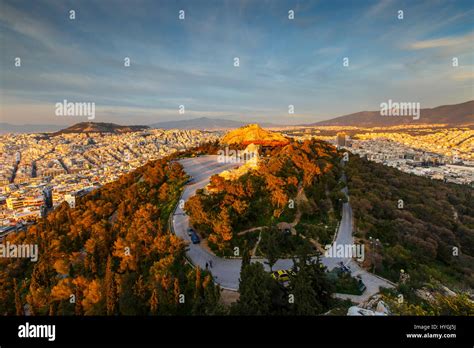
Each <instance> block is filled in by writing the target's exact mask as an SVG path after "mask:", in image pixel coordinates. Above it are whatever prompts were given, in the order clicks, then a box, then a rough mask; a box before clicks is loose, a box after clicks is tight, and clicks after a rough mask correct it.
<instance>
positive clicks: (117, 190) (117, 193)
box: [0, 155, 219, 315]
mask: <svg viewBox="0 0 474 348" xmlns="http://www.w3.org/2000/svg"><path fill="white" fill-rule="evenodd" d="M173 159H175V157H174V156H173V155H171V156H169V157H166V158H163V159H160V160H157V161H150V162H148V163H147V164H146V165H145V166H143V167H140V168H138V169H136V170H134V171H133V172H130V173H128V174H125V175H122V176H121V177H120V179H118V180H117V181H114V182H112V183H109V184H107V185H105V186H103V187H101V188H99V189H97V190H95V191H93V192H91V193H89V194H87V195H85V196H83V197H77V199H76V206H75V208H70V207H69V205H68V204H67V203H62V204H61V205H60V206H58V207H57V208H56V209H55V210H54V211H53V212H51V213H49V214H48V217H47V218H46V219H42V220H41V221H40V222H39V223H37V224H35V225H33V226H31V227H29V229H28V231H20V232H18V233H15V234H11V235H9V236H8V237H7V238H6V243H10V244H11V245H17V244H18V245H22V244H25V245H38V249H39V250H40V251H41V252H40V253H39V255H38V256H39V257H38V260H37V262H29V261H28V260H24V259H18V258H5V257H1V258H0V270H1V271H0V313H1V314H2V315H15V314H16V315H24V314H25V311H27V312H28V313H30V315H118V314H120V315H184V314H193V315H203V314H204V313H206V314H213V313H215V312H216V310H218V308H219V307H218V306H217V301H218V299H219V290H218V289H217V288H216V287H215V286H214V283H213V282H212V278H211V275H210V274H209V273H208V272H207V271H204V270H200V269H199V268H197V269H192V268H191V267H190V266H189V265H187V263H186V259H185V257H184V252H185V248H186V245H185V243H184V242H183V240H181V239H179V238H178V237H176V236H175V235H174V234H172V233H170V231H169V229H168V220H169V217H170V214H171V212H172V210H173V208H174V207H175V205H176V203H177V201H178V199H179V197H180V194H181V190H182V187H183V185H184V184H185V182H186V180H187V176H186V174H185V173H184V172H183V169H182V167H181V166H180V165H179V164H178V163H177V162H175V161H173ZM71 294H73V295H74V297H75V301H74V302H73V303H72V302H70V296H71ZM180 294H183V296H185V298H186V302H185V303H180V302H179V301H178V295H180ZM26 308H27V310H26Z"/></svg>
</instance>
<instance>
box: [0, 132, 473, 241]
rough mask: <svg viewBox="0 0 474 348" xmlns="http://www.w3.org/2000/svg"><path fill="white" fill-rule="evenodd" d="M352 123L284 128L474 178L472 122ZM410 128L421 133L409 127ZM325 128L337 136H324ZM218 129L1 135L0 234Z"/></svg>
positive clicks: (389, 160)
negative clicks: (440, 126)
mask: <svg viewBox="0 0 474 348" xmlns="http://www.w3.org/2000/svg"><path fill="white" fill-rule="evenodd" d="M354 128H355V127H352V128H349V129H348V127H319V128H318V129H316V128H305V129H298V128H297V129H294V130H287V131H286V134H287V135H288V136H290V137H293V138H295V139H296V140H299V141H303V140H305V139H310V138H315V139H320V140H324V141H327V142H329V143H332V144H334V145H337V146H338V147H339V148H344V149H347V150H348V151H350V152H352V153H354V154H357V155H359V156H360V157H364V158H367V159H368V160H370V161H375V162H378V163H382V164H384V165H387V166H391V167H394V168H397V169H399V170H401V171H403V172H406V173H412V174H415V175H419V176H426V177H429V178H431V179H436V180H442V181H445V182H453V183H456V184H461V185H472V184H473V182H474V151H472V150H473V147H474V131H473V130H471V129H462V128H451V129H449V128H443V129H436V128H435V129H433V130H432V129H431V128H430V127H429V126H427V127H425V128H420V127H419V126H416V127H413V128H412V129H410V128H409V127H408V129H407V128H406V127H405V128H404V129H399V127H395V128H396V129H393V130H390V129H388V131H385V132H380V131H379V130H378V129H375V131H374V130H373V129H363V128H358V129H357V128H356V129H354ZM427 129H428V130H430V131H427ZM413 131H416V132H417V134H416V135H412V134H410V132H413ZM423 131H424V132H423ZM321 132H324V133H328V132H329V134H332V135H327V134H326V135H321ZM345 132H347V133H345ZM420 132H421V133H422V134H421V135H420ZM221 134H222V132H220V131H199V130H158V129H149V130H143V131H139V132H129V133H124V134H103V133H87V134H85V133H82V134H81V133H62V134H57V135H51V134H48V133H42V134H5V135H2V136H0V148H1V157H0V184H1V186H0V235H2V234H5V233H7V232H9V231H13V230H17V229H19V228H22V227H23V226H24V225H25V224H28V223H29V222H33V221H35V220H36V219H37V218H39V217H42V216H43V217H44V216H45V215H46V214H47V212H48V210H51V209H54V208H55V207H56V206H58V205H59V204H61V203H62V202H63V201H66V202H68V204H69V205H71V206H74V201H75V197H76V196H77V195H83V194H85V193H87V192H89V191H91V190H93V189H95V188H97V187H100V186H102V185H104V184H106V183H108V182H112V181H114V180H117V179H118V177H119V176H120V175H123V174H126V173H128V172H130V171H131V170H133V169H135V168H138V167H140V166H142V165H144V164H145V163H146V162H148V161H151V160H155V159H158V158H162V157H164V156H166V155H169V154H171V153H173V152H176V151H180V150H184V149H189V148H191V147H194V146H197V145H199V144H201V143H203V142H208V141H214V140H216V139H219V136H220V135H221ZM334 134H335V135H334ZM348 134H352V136H349V135H348Z"/></svg>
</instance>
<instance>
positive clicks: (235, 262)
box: [172, 156, 393, 302]
mask: <svg viewBox="0 0 474 348" xmlns="http://www.w3.org/2000/svg"><path fill="white" fill-rule="evenodd" d="M180 163H181V165H182V166H183V167H184V170H185V171H186V173H187V174H189V175H190V176H192V177H193V178H194V181H193V182H192V183H191V184H189V185H187V186H186V187H185V188H184V191H183V195H182V197H181V199H183V200H184V201H186V200H188V199H189V198H190V197H191V196H193V195H194V194H195V192H196V190H198V189H200V188H204V187H205V186H206V185H207V184H208V183H209V179H210V177H211V176H212V175H214V174H218V173H220V172H222V171H224V170H229V169H232V168H234V167H236V164H235V163H230V164H229V163H219V162H218V161H217V156H201V157H193V158H186V159H183V160H180ZM345 190H346V191H345V193H346V194H347V189H345ZM172 224H173V230H174V233H176V235H177V236H179V237H181V238H182V239H184V240H186V241H188V242H189V250H188V251H187V253H186V255H187V257H188V258H189V259H190V260H191V262H192V263H193V264H194V265H198V266H199V267H201V268H203V269H204V268H205V267H206V263H209V261H210V260H212V269H210V271H211V272H212V275H213V277H214V279H215V281H216V283H218V284H219V285H220V286H221V287H222V288H225V289H229V290H237V289H238V287H239V276H240V267H241V265H242V261H241V260H240V259H227V258H221V257H218V256H215V255H213V254H211V253H209V251H207V250H206V249H204V248H203V247H202V246H201V245H200V244H192V242H191V239H190V237H189V236H188V234H187V229H188V228H189V217H188V216H187V215H186V213H185V212H184V210H183V209H182V208H181V207H180V205H178V206H177V208H176V210H175V213H174V215H173V220H172ZM352 242H353V239H352V208H351V206H350V203H349V202H347V203H344V204H343V208H342V219H341V223H340V225H339V229H338V233H337V236H336V238H335V243H336V244H339V245H345V244H352ZM341 261H342V262H344V263H345V264H347V265H348V266H349V267H350V268H351V270H352V272H353V275H360V276H361V278H362V280H363V282H364V284H365V285H366V286H367V290H366V291H365V292H364V294H363V295H362V296H352V297H351V299H352V300H353V301H354V302H359V301H362V300H365V299H366V298H368V297H370V296H371V295H373V294H375V293H377V292H378V291H379V287H380V286H384V287H392V286H393V284H392V283H390V282H388V281H387V280H384V279H382V278H380V277H377V276H375V275H373V274H371V273H369V272H367V271H365V270H363V269H361V268H360V267H359V266H358V265H357V263H356V262H354V261H353V260H352V259H351V258H335V257H324V256H323V257H321V262H322V263H323V264H324V265H325V266H326V267H328V269H329V270H331V269H333V268H334V267H336V266H337V265H338V263H339V262H341ZM252 262H260V263H262V264H263V265H264V267H265V269H266V270H267V271H269V270H270V269H269V267H268V265H267V264H266V263H265V259H252ZM292 266H293V260H291V259H280V260H278V261H277V262H276V263H275V265H274V266H273V269H289V268H291V267H292ZM343 296H345V295H342V294H341V295H340V296H339V297H343Z"/></svg>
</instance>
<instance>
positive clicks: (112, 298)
mask: <svg viewBox="0 0 474 348" xmlns="http://www.w3.org/2000/svg"><path fill="white" fill-rule="evenodd" d="M114 278H115V274H114V272H113V271H112V256H111V255H109V257H108V258H107V265H106V269H105V297H106V305H107V315H114V314H116V312H117V308H116V306H117V287H116V285H115V279H114Z"/></svg>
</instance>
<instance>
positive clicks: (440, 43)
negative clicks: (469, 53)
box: [408, 33, 474, 50]
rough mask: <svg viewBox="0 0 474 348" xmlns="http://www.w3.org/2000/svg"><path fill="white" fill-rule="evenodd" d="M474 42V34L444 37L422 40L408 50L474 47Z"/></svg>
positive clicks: (409, 46)
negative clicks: (473, 45)
mask: <svg viewBox="0 0 474 348" xmlns="http://www.w3.org/2000/svg"><path fill="white" fill-rule="evenodd" d="M473 42H474V33H469V34H467V35H464V36H457V37H442V38H439V39H432V40H420V41H416V42H413V43H411V44H409V45H408V49H411V50H422V49H427V48H442V47H451V46H461V45H465V44H469V45H472V44H473Z"/></svg>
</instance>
